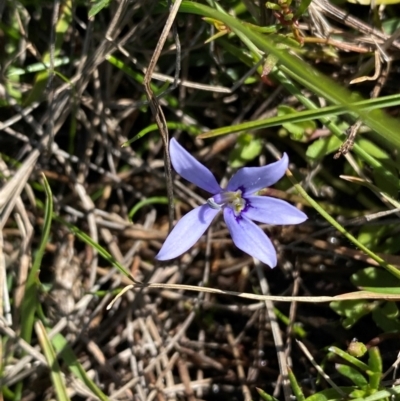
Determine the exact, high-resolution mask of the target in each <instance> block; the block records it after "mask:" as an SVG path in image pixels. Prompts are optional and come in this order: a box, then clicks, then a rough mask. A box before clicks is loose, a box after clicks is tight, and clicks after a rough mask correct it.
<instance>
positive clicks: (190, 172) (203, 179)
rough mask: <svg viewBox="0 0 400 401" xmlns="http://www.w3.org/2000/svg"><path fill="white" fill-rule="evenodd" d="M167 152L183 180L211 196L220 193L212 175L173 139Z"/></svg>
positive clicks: (219, 188)
mask: <svg viewBox="0 0 400 401" xmlns="http://www.w3.org/2000/svg"><path fill="white" fill-rule="evenodd" d="M169 151H170V154H171V162H172V166H173V168H174V170H175V171H176V172H177V173H178V174H179V175H180V176H182V177H183V178H184V179H185V180H188V181H190V182H191V183H193V184H196V185H197V186H198V187H200V188H202V189H204V190H205V191H207V192H210V193H211V194H216V193H218V192H220V191H221V187H220V186H219V185H218V183H217V180H216V179H215V177H214V175H213V173H212V172H211V171H210V170H209V169H208V168H207V167H205V166H203V165H202V164H201V163H200V162H199V161H197V160H196V159H195V158H194V157H193V156H192V155H191V154H190V153H189V152H187V151H186V150H185V149H184V148H183V147H182V146H181V145H179V143H178V142H177V141H176V139H174V138H172V139H171V141H170V144H169Z"/></svg>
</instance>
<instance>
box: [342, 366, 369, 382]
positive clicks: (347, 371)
mask: <svg viewBox="0 0 400 401" xmlns="http://www.w3.org/2000/svg"><path fill="white" fill-rule="evenodd" d="M336 370H337V371H338V372H339V373H340V374H341V375H342V376H344V377H347V378H348V379H349V380H351V381H352V382H353V383H354V384H355V385H356V386H357V387H359V388H362V387H363V386H366V385H367V384H368V380H367V379H366V378H365V377H364V376H363V375H362V374H361V373H360V372H359V371H358V370H357V369H355V368H353V367H352V366H349V365H341V364H336Z"/></svg>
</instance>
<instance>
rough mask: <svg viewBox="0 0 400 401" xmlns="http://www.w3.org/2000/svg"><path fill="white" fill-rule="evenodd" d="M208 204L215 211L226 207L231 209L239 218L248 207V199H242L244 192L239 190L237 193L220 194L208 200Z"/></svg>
mask: <svg viewBox="0 0 400 401" xmlns="http://www.w3.org/2000/svg"><path fill="white" fill-rule="evenodd" d="M207 204H208V206H210V207H211V208H213V209H222V208H223V207H226V206H227V207H230V208H231V209H232V210H233V211H234V213H235V215H236V216H238V215H240V213H241V212H242V210H243V209H244V208H245V207H246V199H244V198H242V191H241V190H240V189H238V190H237V191H235V192H232V191H226V192H220V193H219V194H216V195H214V196H213V197H211V198H208V199H207Z"/></svg>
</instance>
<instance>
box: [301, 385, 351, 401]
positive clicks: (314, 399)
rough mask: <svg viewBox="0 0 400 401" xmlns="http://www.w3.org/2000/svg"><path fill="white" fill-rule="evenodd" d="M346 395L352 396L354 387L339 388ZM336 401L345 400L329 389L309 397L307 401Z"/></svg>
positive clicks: (332, 389)
mask: <svg viewBox="0 0 400 401" xmlns="http://www.w3.org/2000/svg"><path fill="white" fill-rule="evenodd" d="M339 388H340V390H342V391H343V392H344V393H345V394H350V393H351V392H352V391H354V390H355V389H354V387H339ZM334 400H338V401H339V400H340V401H341V400H343V397H342V395H341V394H339V393H338V392H337V391H336V390H335V389H334V388H328V389H326V390H322V391H320V392H318V393H316V394H313V395H311V396H310V397H307V398H306V400H305V401H334Z"/></svg>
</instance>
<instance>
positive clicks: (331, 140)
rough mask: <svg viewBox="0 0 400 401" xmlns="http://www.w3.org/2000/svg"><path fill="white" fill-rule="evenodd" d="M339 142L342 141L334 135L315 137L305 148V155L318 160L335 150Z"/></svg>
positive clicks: (338, 146)
mask: <svg viewBox="0 0 400 401" xmlns="http://www.w3.org/2000/svg"><path fill="white" fill-rule="evenodd" d="M341 144H342V141H341V140H340V139H339V138H338V137H336V136H334V135H330V136H328V137H325V138H320V139H317V140H316V141H314V142H313V143H312V144H311V145H310V146H309V147H308V148H307V152H306V156H307V157H308V158H309V159H312V160H320V159H322V158H323V157H325V156H326V155H329V154H330V153H333V152H336V151H337V150H338V149H339V148H340V145H341Z"/></svg>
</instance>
